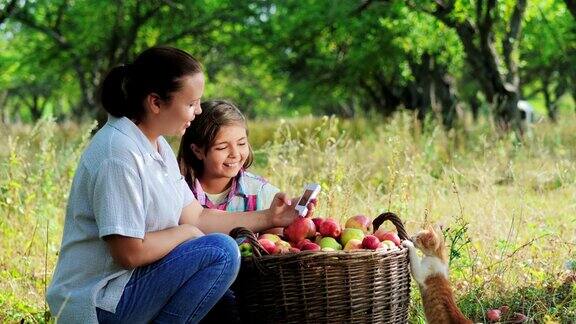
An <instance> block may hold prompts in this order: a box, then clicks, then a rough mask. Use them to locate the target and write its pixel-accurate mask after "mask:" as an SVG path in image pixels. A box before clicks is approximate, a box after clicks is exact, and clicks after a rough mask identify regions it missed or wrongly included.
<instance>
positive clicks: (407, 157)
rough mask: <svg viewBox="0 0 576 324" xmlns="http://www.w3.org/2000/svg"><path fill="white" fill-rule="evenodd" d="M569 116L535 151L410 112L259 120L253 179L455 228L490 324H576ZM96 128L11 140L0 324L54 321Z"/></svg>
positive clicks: (343, 205) (537, 131)
mask: <svg viewBox="0 0 576 324" xmlns="http://www.w3.org/2000/svg"><path fill="white" fill-rule="evenodd" d="M562 117H563V118H561V119H560V123H559V124H557V125H551V124H548V123H542V124H538V125H535V126H534V128H533V132H532V134H531V136H528V137H526V138H525V140H524V141H523V142H520V141H518V140H517V139H516V138H515V137H514V136H505V137H499V136H497V135H495V133H494V132H493V128H492V127H491V125H490V123H486V122H480V123H477V124H472V123H471V122H470V121H468V122H466V123H464V124H463V125H459V127H458V130H456V131H451V132H448V133H446V132H444V131H442V130H441V129H440V128H438V127H435V126H434V125H433V123H432V122H431V123H429V124H428V126H427V127H425V128H424V129H423V130H421V129H420V126H419V125H418V124H417V123H415V122H414V119H413V118H412V117H411V116H409V115H398V116H396V117H395V118H393V119H392V120H390V121H388V122H386V123H384V122H382V121H381V120H380V119H379V118H376V117H369V118H362V119H358V120H354V121H343V120H338V119H335V118H301V119H298V120H289V121H258V122H253V123H251V142H252V143H253V145H254V147H256V164H255V165H254V166H253V171H254V172H256V173H259V174H261V175H263V176H265V177H266V178H268V180H269V181H271V182H272V183H273V184H275V185H277V186H278V187H280V188H282V189H283V190H285V191H287V192H289V193H291V194H293V195H297V194H298V193H299V192H300V190H301V188H302V187H303V185H304V184H305V183H307V182H311V181H316V182H319V183H321V185H322V188H323V191H322V193H321V196H320V205H319V209H318V212H317V214H318V215H322V216H330V217H335V218H341V219H345V218H347V217H349V216H352V215H354V214H357V213H363V214H367V215H372V216H376V215H377V214H379V213H380V212H382V211H385V210H392V211H395V212H397V213H398V214H399V215H401V217H403V218H404V220H405V221H406V226H407V229H408V231H409V232H414V231H416V230H418V229H419V228H421V227H422V226H423V225H424V223H425V222H427V221H430V222H440V223H442V224H444V225H445V227H447V228H448V230H447V234H448V235H449V238H450V240H449V241H450V243H451V251H452V257H453V258H452V263H451V276H452V281H453V283H454V287H455V290H456V294H457V297H458V299H459V302H460V305H461V307H462V308H463V310H464V311H465V313H466V314H467V315H469V316H471V317H473V318H474V319H475V320H477V321H483V320H484V318H483V314H484V312H485V309H487V308H491V307H495V306H500V305H502V304H504V303H506V304H508V305H510V307H511V308H513V310H514V311H519V312H523V313H524V314H526V315H528V316H529V317H531V318H532V319H534V320H536V321H538V322H543V321H547V320H550V321H553V320H557V321H560V322H571V321H572V322H573V321H576V301H575V300H576V298H574V297H576V289H575V288H574V285H573V284H569V285H562V281H563V280H565V278H567V276H568V275H569V273H568V271H567V270H566V269H565V263H566V262H567V261H569V260H572V259H574V258H575V257H576V253H575V244H576V241H575V239H574V237H575V234H576V233H575V228H576V224H575V222H576V184H575V180H576V162H575V161H576V136H574V134H576V117H575V116H574V115H573V114H570V115H566V116H562ZM90 129H91V126H90V125H81V126H75V125H67V126H58V125H55V124H53V123H49V122H44V123H40V124H38V125H36V127H34V128H29V127H16V126H10V127H7V128H4V129H3V130H1V131H0V135H1V136H3V137H4V138H5V139H6V141H4V142H5V143H7V144H6V145H3V146H0V165H1V166H0V192H1V196H0V197H1V198H0V215H1V217H0V244H1V249H0V322H3V321H19V320H21V319H25V321H30V322H38V321H40V322H41V321H44V317H43V316H44V315H43V311H44V307H45V306H44V297H43V296H44V282H45V278H48V280H49V278H50V274H51V273H52V270H53V267H54V264H55V261H56V258H57V255H56V253H57V251H58V247H59V244H60V238H61V230H62V224H63V215H64V208H65V204H66V198H67V195H68V190H69V186H70V183H71V177H72V175H73V172H74V168H75V167H76V163H77V161H78V159H79V154H80V153H81V151H82V149H83V147H84V146H85V144H86V143H87V140H88V137H87V136H88V134H89V133H90ZM15 135H17V136H18V137H17V138H16V137H14V136H15ZM526 289H528V290H526ZM418 296H419V294H418V293H417V292H415V293H414V299H413V300H414V302H413V304H412V305H413V307H412V311H411V312H412V313H411V322H415V323H416V322H421V321H422V310H421V307H420V304H419V302H418V298H419V297H418ZM526 296H528V297H526Z"/></svg>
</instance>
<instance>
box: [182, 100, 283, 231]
mask: <svg viewBox="0 0 576 324" xmlns="http://www.w3.org/2000/svg"><path fill="white" fill-rule="evenodd" d="M201 107H202V114H201V115H199V116H198V117H197V118H196V119H195V120H194V121H192V123H191V125H190V127H188V129H187V130H186V133H185V134H184V136H183V138H182V141H181V143H180V149H179V151H178V162H179V164H180V169H181V172H182V175H183V176H184V179H186V182H187V183H188V185H189V186H190V189H192V192H193V193H194V196H195V197H196V199H198V202H200V204H201V205H202V206H204V207H205V208H211V209H220V210H226V211H255V210H262V209H267V208H268V207H270V203H271V202H272V199H273V198H274V195H275V194H276V193H277V192H278V191H279V190H278V188H276V187H274V186H273V185H271V184H270V183H268V182H267V181H266V180H264V179H263V178H262V177H259V176H257V175H255V174H253V173H250V172H248V171H246V169H248V167H250V165H251V164H252V161H253V152H252V148H251V147H250V143H249V142H248V128H247V124H246V119H245V118H244V116H243V115H242V113H241V112H240V110H239V109H238V108H237V107H236V106H234V104H232V103H230V102H227V101H220V100H215V101H208V102H203V103H202V105H201ZM275 231H276V232H279V231H281V229H275Z"/></svg>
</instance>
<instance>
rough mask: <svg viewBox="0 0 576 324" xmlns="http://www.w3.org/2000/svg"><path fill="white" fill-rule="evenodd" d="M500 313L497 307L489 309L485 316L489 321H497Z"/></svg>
mask: <svg viewBox="0 0 576 324" xmlns="http://www.w3.org/2000/svg"><path fill="white" fill-rule="evenodd" d="M501 313H502V312H501V311H500V310H499V309H489V310H488V311H487V312H486V318H488V320H489V321H490V322H498V321H499V320H500V314H501Z"/></svg>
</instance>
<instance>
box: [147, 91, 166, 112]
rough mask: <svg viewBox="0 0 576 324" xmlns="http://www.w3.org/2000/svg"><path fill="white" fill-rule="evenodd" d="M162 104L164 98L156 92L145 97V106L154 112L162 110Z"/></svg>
mask: <svg viewBox="0 0 576 324" xmlns="http://www.w3.org/2000/svg"><path fill="white" fill-rule="evenodd" d="M161 104H162V99H161V98H160V96H158V95H157V94H155V93H150V94H148V95H147V96H146V98H145V99H144V107H145V108H147V110H149V111H150V112H151V113H152V114H158V113H159V112H160V105H161Z"/></svg>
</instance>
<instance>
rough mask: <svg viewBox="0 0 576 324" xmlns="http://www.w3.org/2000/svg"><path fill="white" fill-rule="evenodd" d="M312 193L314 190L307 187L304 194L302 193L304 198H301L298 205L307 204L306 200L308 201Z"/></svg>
mask: <svg viewBox="0 0 576 324" xmlns="http://www.w3.org/2000/svg"><path fill="white" fill-rule="evenodd" d="M311 195H312V190H310V189H307V190H306V191H304V195H302V199H300V201H299V202H298V205H300V206H306V202H307V201H308V199H309V198H310V196H311Z"/></svg>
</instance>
